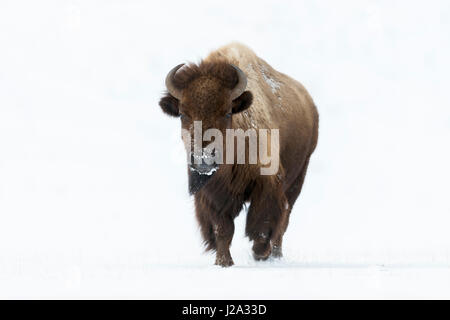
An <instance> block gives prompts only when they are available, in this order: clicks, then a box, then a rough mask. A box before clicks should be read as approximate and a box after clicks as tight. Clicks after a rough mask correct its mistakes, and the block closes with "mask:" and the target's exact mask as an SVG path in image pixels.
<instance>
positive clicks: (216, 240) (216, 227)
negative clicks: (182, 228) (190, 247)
mask: <svg viewBox="0 0 450 320" xmlns="http://www.w3.org/2000/svg"><path fill="white" fill-rule="evenodd" d="M230 199H232V197H231V196H224V197H214V196H211V195H210V194H209V193H207V192H206V190H203V191H201V192H199V193H197V194H196V196H195V207H196V215H197V220H198V222H199V224H200V229H201V232H202V236H203V239H204V241H205V244H206V246H207V247H206V249H207V250H215V251H216V265H219V266H222V267H229V266H232V265H233V259H232V258H231V254H230V245H231V241H232V239H233V235H234V218H235V217H236V216H237V215H238V214H239V212H240V210H241V208H242V204H243V201H241V200H239V199H234V200H230Z"/></svg>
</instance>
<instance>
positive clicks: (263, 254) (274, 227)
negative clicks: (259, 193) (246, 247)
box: [245, 197, 285, 260]
mask: <svg viewBox="0 0 450 320" xmlns="http://www.w3.org/2000/svg"><path fill="white" fill-rule="evenodd" d="M279 203H280V202H279V201H278V200H277V199H275V198H272V197H266V198H263V199H261V198H260V199H256V200H254V201H252V204H251V205H250V208H249V211H248V214H247V223H246V228H245V229H246V230H245V232H246V235H247V236H248V237H249V238H250V240H253V248H252V249H253V257H254V258H255V260H266V259H267V258H268V257H269V256H270V254H271V253H272V246H271V242H272V243H273V242H275V243H278V244H279V246H280V248H279V249H278V248H276V247H275V248H274V250H275V254H279V253H281V236H280V231H281V227H282V225H283V223H284V219H285V210H283V208H281V207H280V205H279ZM278 250H280V252H277V251H278Z"/></svg>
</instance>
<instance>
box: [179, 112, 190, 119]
mask: <svg viewBox="0 0 450 320" xmlns="http://www.w3.org/2000/svg"><path fill="white" fill-rule="evenodd" d="M180 119H181V120H187V119H189V116H188V115H186V114H184V113H181V114H180Z"/></svg>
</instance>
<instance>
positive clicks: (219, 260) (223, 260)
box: [216, 256, 234, 267]
mask: <svg viewBox="0 0 450 320" xmlns="http://www.w3.org/2000/svg"><path fill="white" fill-rule="evenodd" d="M233 264H234V262H233V259H232V258H231V257H226V256H217V257H216V265H218V266H221V267H231V266H232V265H233Z"/></svg>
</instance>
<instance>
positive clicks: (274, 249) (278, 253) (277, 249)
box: [272, 246, 283, 259]
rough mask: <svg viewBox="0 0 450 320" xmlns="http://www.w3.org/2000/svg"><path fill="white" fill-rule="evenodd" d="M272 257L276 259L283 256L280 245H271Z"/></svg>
mask: <svg viewBox="0 0 450 320" xmlns="http://www.w3.org/2000/svg"><path fill="white" fill-rule="evenodd" d="M272 257H273V258H277V259H279V258H283V250H281V247H277V246H273V247H272Z"/></svg>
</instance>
